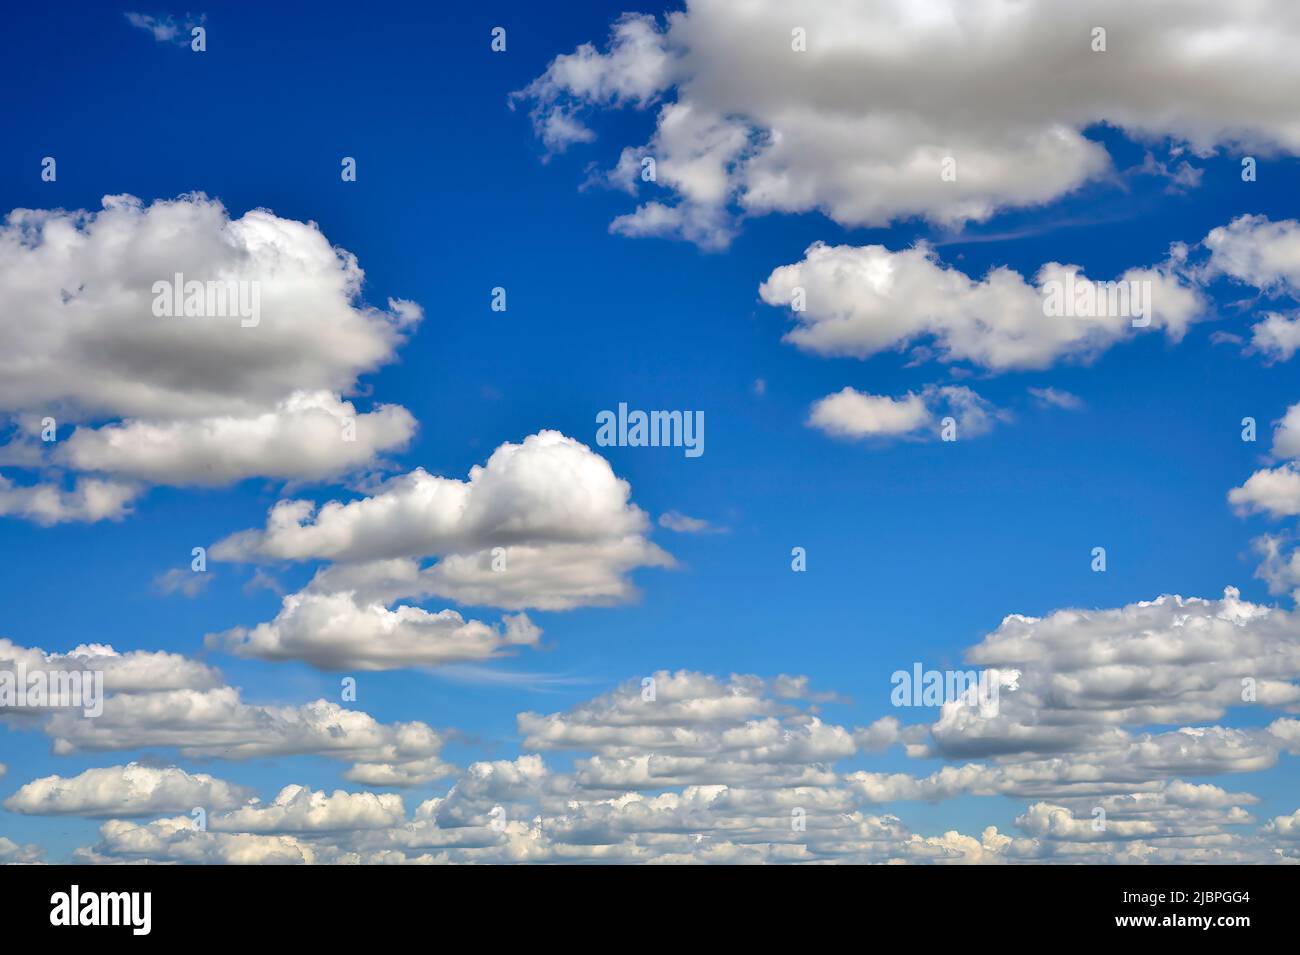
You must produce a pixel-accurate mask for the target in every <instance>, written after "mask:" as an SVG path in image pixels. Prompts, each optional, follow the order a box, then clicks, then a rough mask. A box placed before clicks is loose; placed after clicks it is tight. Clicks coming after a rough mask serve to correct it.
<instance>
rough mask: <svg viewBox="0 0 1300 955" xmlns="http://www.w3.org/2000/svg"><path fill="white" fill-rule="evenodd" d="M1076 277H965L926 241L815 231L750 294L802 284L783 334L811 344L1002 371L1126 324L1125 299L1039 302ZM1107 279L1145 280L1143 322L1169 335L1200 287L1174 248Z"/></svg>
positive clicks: (1182, 322)
mask: <svg viewBox="0 0 1300 955" xmlns="http://www.w3.org/2000/svg"><path fill="white" fill-rule="evenodd" d="M1088 281H1089V280H1087V279H1085V278H1084V276H1083V275H1082V274H1081V273H1080V272H1079V269H1078V267H1077V266H1073V265H1061V264H1059V263H1056V262H1049V263H1048V264H1046V265H1044V266H1043V267H1042V268H1041V269H1040V270H1039V272H1038V274H1037V276H1036V277H1035V279H1034V282H1033V284H1030V283H1029V282H1027V281H1026V280H1025V279H1024V277H1022V276H1021V275H1020V274H1019V273H1017V272H1014V271H1012V270H1011V269H1008V268H997V269H994V270H992V271H990V272H989V273H988V274H987V275H986V276H985V277H984V278H983V279H980V280H975V279H972V278H970V277H969V276H967V275H965V274H964V273H962V272H960V271H958V270H957V269H955V268H950V267H948V266H945V265H943V264H942V263H941V262H940V261H939V258H938V254H937V253H936V252H935V251H934V250H933V249H931V248H928V247H926V246H918V247H915V248H910V249H904V250H902V251H899V252H891V251H890V250H889V249H886V248H885V247H884V246H881V245H869V246H846V245H841V246H830V245H825V244H823V243H820V242H818V243H814V244H813V245H812V246H810V247H809V248H808V250H807V251H806V252H805V253H804V258H803V259H802V260H801V261H799V262H796V263H794V264H792V265H783V266H780V267H779V268H777V269H775V270H773V272H772V274H771V275H769V276H768V278H767V280H766V281H765V282H763V284H762V285H761V286H760V287H759V295H760V296H761V297H762V299H763V301H765V302H766V303H767V304H769V305H773V306H777V307H789V306H791V305H792V303H794V301H795V290H796V289H802V290H803V292H804V295H805V296H806V301H805V302H804V303H803V307H802V308H801V309H800V310H798V311H792V312H791V314H792V316H793V318H794V320H795V322H796V326H795V327H794V328H793V329H792V330H791V331H790V332H789V333H787V335H786V336H785V337H786V341H788V342H790V343H792V344H794V345H796V346H797V347H799V348H801V349H804V350H806V351H810V352H813V353H815V354H818V355H823V356H847V357H854V358H868V357H870V356H872V355H875V354H878V353H880V352H883V351H889V350H902V349H905V348H908V347H915V346H928V347H933V348H934V349H935V350H936V351H937V352H938V357H939V359H940V360H942V361H945V362H970V363H972V364H975V365H977V366H979V367H982V368H986V369H989V370H991V371H1009V370H1025V369H1039V368H1047V367H1049V366H1050V365H1052V364H1054V363H1055V362H1057V361H1059V360H1061V359H1066V358H1072V359H1076V360H1080V361H1087V360H1089V359H1091V358H1093V357H1095V356H1096V355H1098V354H1100V353H1101V352H1102V351H1105V350H1106V349H1107V348H1109V347H1111V346H1112V345H1114V344H1115V343H1117V342H1119V341H1122V340H1124V339H1126V338H1128V337H1129V336H1131V335H1132V334H1133V321H1134V318H1135V315H1136V313H1137V311H1138V307H1137V304H1136V300H1134V302H1132V303H1130V305H1129V307H1128V308H1127V310H1126V309H1123V308H1119V307H1117V308H1115V309H1114V310H1112V309H1111V308H1110V307H1109V305H1108V304H1107V307H1105V308H1097V309H1095V311H1096V312H1098V313H1100V314H1096V315H1093V316H1091V317H1080V316H1076V315H1072V314H1063V315H1055V314H1048V312H1049V305H1050V299H1049V297H1050V296H1051V295H1053V294H1054V293H1053V289H1054V286H1053V285H1052V284H1049V283H1059V285H1057V286H1055V288H1057V289H1060V290H1068V289H1071V288H1076V289H1077V288H1078V287H1081V286H1083V285H1085V283H1087V282H1088ZM1119 281H1121V282H1124V283H1133V282H1136V283H1149V288H1150V303H1149V304H1150V311H1151V314H1150V316H1149V318H1150V327H1151V328H1153V329H1164V330H1165V332H1166V334H1167V335H1168V336H1169V337H1170V338H1172V339H1174V340H1178V339H1180V338H1181V337H1182V336H1183V334H1184V333H1185V332H1186V330H1187V327H1188V325H1189V324H1190V323H1192V322H1194V321H1196V320H1197V319H1198V318H1200V317H1201V316H1202V312H1203V310H1204V304H1203V299H1202V296H1201V293H1200V292H1199V291H1198V290H1197V289H1196V288H1194V287H1193V286H1191V285H1189V284H1186V283H1184V282H1183V281H1182V280H1181V279H1180V278H1179V275H1178V272H1177V261H1176V260H1170V262H1167V263H1165V264H1163V265H1161V266H1157V267H1156V268H1154V269H1130V270H1129V271H1127V272H1125V273H1124V274H1123V275H1122V276H1120V277H1119ZM1069 283H1072V284H1069ZM1092 287H1093V288H1096V286H1092ZM1132 287H1133V286H1125V288H1129V289H1131V288H1132ZM1064 294H1065V295H1066V296H1069V292H1068V291H1065V292H1064ZM1102 298H1103V299H1104V298H1105V296H1102ZM1072 300H1075V301H1077V299H1072ZM1121 302H1122V300H1117V305H1118V304H1120V303H1121ZM1139 327H1141V326H1139Z"/></svg>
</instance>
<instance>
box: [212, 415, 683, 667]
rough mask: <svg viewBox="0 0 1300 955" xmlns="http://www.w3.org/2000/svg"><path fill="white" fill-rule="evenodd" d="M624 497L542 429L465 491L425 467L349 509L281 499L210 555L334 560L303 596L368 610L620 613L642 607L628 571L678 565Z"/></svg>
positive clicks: (592, 456) (608, 476)
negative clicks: (453, 604)
mask: <svg viewBox="0 0 1300 955" xmlns="http://www.w3.org/2000/svg"><path fill="white" fill-rule="evenodd" d="M630 495H631V488H630V487H629V485H628V483H627V482H626V481H623V480H621V479H620V478H618V477H616V476H615V474H614V472H613V469H612V468H610V466H609V462H607V461H606V460H605V459H604V458H602V457H601V456H600V455H598V454H596V453H595V452H593V451H592V450H591V449H590V448H588V447H587V446H586V445H584V444H582V443H581V442H579V441H576V440H574V439H573V438H568V437H565V436H564V435H562V434H560V433H559V432H556V431H542V432H540V433H538V434H535V435H530V436H529V437H527V438H525V439H524V440H523V442H522V443H520V444H510V443H507V444H503V445H501V446H500V447H499V448H497V449H496V451H494V452H493V453H492V455H491V457H489V458H488V461H487V463H486V464H485V465H475V466H474V467H473V468H471V469H470V473H469V478H468V480H465V481H461V480H457V479H455V478H446V477H439V476H436V475H432V474H429V473H428V472H427V471H424V470H423V469H417V470H415V471H412V472H411V473H409V474H406V475H402V476H399V477H396V478H392V479H390V480H388V481H386V482H384V483H383V484H382V485H380V486H379V487H378V488H377V489H376V490H375V492H374V493H373V494H371V495H369V496H367V497H363V498H360V499H358V500H354V501H350V502H347V503H343V502H340V501H331V502H329V503H327V504H325V505H323V506H321V507H319V508H318V507H316V505H315V504H313V503H312V502H310V501H304V500H294V501H281V502H280V503H278V504H277V505H275V507H273V508H272V509H271V512H270V514H269V516H268V518H267V523H266V526H265V527H264V528H263V529H261V530H250V531H244V532H241V533H237V534H234V535H232V536H230V537H227V538H226V539H224V540H222V541H219V542H218V543H217V544H215V545H214V546H213V547H212V549H211V556H212V557H214V558H215V559H217V560H229V561H273V560H295V561H301V560H325V561H330V562H331V563H330V564H329V565H328V566H326V567H324V568H322V569H321V570H320V571H319V572H318V573H317V575H316V577H315V578H314V580H313V581H312V583H311V584H310V586H309V588H308V589H309V591H310V592H311V593H313V594H342V593H351V594H353V595H354V597H355V599H356V601H357V602H358V603H360V604H366V605H374V604H382V605H384V606H385V607H387V606H388V605H390V604H392V603H393V602H395V601H397V600H399V599H403V598H417V597H418V598H423V597H428V596H438V597H444V598H447V599H451V600H456V601H458V602H460V603H463V604H471V605H478V606H495V607H503V608H506V609H523V608H528V607H534V608H541V609H546V610H563V609H568V608H570V607H576V606H583V605H591V604H612V603H618V602H622V601H627V600H630V599H632V598H633V597H635V595H636V590H635V588H634V587H633V585H632V583H631V581H630V580H629V579H628V575H629V574H630V573H631V572H632V571H634V570H636V569H638V568H641V567H652V566H657V567H668V566H671V565H672V563H673V561H672V558H671V557H670V556H669V555H668V554H667V553H665V552H664V551H663V550H662V549H661V548H659V547H658V546H657V545H656V544H654V543H653V542H651V541H650V540H649V539H648V538H647V536H646V534H647V533H648V532H649V529H650V521H649V519H648V517H647V516H646V514H645V512H643V511H642V510H641V509H640V508H639V507H637V506H636V505H635V504H633V503H632V502H631V500H630ZM425 558H436V560H435V562H434V563H432V564H428V565H425V564H424V563H423V561H424V559H425ZM403 612H404V611H403V610H402V609H401V608H399V609H398V610H397V611H396V613H397V614H399V615H401V614H403ZM435 616H436V615H435ZM384 619H388V620H391V621H393V622H396V620H395V618H391V617H390V618H384ZM416 619H417V618H416V617H413V616H411V615H410V614H409V613H408V614H407V615H406V618H405V620H406V622H413V621H414V620H416ZM418 619H419V620H425V618H418ZM425 622H428V621H425ZM523 632H524V631H523V630H522V629H520V628H519V627H518V625H516V631H515V634H516V635H515V637H514V638H511V637H510V630H509V628H507V639H515V640H517V642H532V641H531V640H523V639H521V638H520V635H522V634H523Z"/></svg>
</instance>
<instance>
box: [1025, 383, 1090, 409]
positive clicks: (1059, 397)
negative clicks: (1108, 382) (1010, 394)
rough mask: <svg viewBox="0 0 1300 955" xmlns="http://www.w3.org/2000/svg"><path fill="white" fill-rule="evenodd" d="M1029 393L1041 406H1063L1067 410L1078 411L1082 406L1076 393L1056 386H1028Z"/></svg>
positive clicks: (1081, 400)
mask: <svg viewBox="0 0 1300 955" xmlns="http://www.w3.org/2000/svg"><path fill="white" fill-rule="evenodd" d="M1029 393H1030V394H1031V395H1033V396H1034V400H1035V401H1037V402H1038V404H1039V406H1040V407H1043V408H1064V409H1066V410H1067V411H1078V410H1079V409H1080V408H1082V407H1083V399H1082V398H1080V397H1079V396H1078V395H1074V394H1071V393H1070V392H1068V391H1061V390H1060V389H1057V388H1030V389H1029Z"/></svg>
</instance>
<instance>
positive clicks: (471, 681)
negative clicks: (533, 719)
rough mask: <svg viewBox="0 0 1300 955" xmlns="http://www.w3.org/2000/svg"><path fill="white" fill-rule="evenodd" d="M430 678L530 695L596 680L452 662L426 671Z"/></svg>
mask: <svg viewBox="0 0 1300 955" xmlns="http://www.w3.org/2000/svg"><path fill="white" fill-rule="evenodd" d="M426 672H427V673H429V674H430V675H431V676H436V677H440V678H442V679H445V680H450V681H451V682H453V683H463V684H466V685H468V686H483V687H492V686H500V687H509V688H511V689H519V690H528V691H530V692H533V693H558V692H559V691H560V690H562V689H565V688H566V687H571V686H592V685H595V684H598V683H599V682H600V681H599V680H596V679H593V678H591V677H579V676H570V675H569V674H565V673H537V672H528V671H519V670H497V669H494V668H492V667H485V666H477V665H475V664H472V663H452V664H448V665H445V666H440V667H435V668H430V669H428V670H427V671H426Z"/></svg>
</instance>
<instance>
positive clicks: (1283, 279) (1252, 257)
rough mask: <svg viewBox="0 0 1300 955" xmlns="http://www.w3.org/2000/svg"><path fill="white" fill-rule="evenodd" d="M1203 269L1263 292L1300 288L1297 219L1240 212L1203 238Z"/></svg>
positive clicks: (1299, 238) (1299, 243)
mask: <svg viewBox="0 0 1300 955" xmlns="http://www.w3.org/2000/svg"><path fill="white" fill-rule="evenodd" d="M1205 246H1206V248H1208V249H1209V251H1210V260H1209V262H1208V263H1207V265H1206V271H1207V272H1208V274H1209V275H1210V276H1216V275H1226V276H1228V277H1230V278H1232V279H1234V280H1236V281H1238V282H1241V283H1244V284H1246V285H1251V286H1254V287H1255V288H1257V289H1261V290H1263V291H1266V292H1274V291H1295V290H1296V289H1300V222H1297V221H1296V220H1295V219H1286V220H1284V221H1281V222H1272V221H1270V220H1269V218H1268V217H1267V216H1262V215H1243V216H1238V217H1237V218H1235V219H1233V220H1232V221H1231V222H1230V223H1228V224H1227V225H1226V226H1219V227H1218V228H1215V229H1211V230H1210V233H1209V235H1207V236H1206V237H1205Z"/></svg>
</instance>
